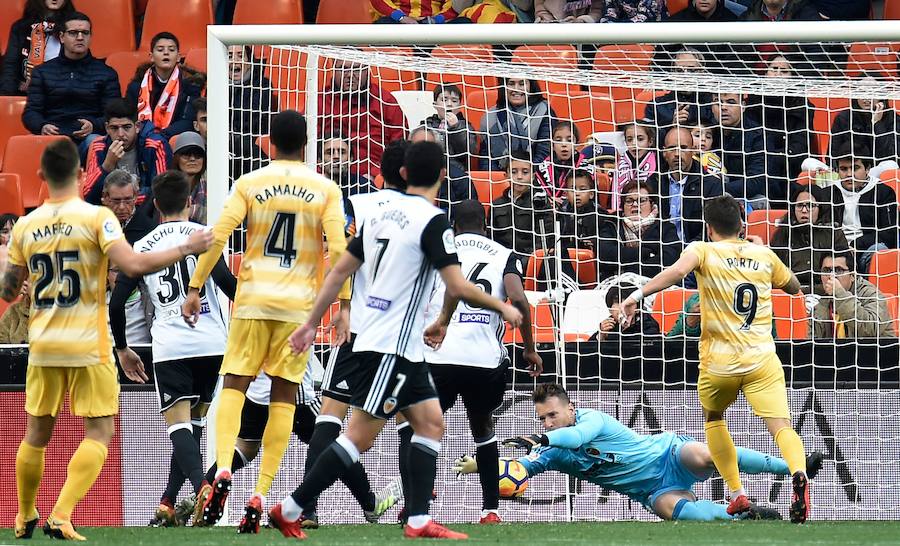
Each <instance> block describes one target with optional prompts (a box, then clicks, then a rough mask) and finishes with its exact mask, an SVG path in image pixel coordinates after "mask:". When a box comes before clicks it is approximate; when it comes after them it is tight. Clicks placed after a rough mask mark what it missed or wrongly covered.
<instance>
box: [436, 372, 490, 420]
mask: <svg viewBox="0 0 900 546" xmlns="http://www.w3.org/2000/svg"><path fill="white" fill-rule="evenodd" d="M506 369H507V363H506V362H504V363H503V364H501V365H500V366H497V367H496V368H475V367H473V366H462V365H459V364H432V365H431V376H432V377H433V378H434V385H435V387H436V388H437V392H438V397H439V398H440V400H441V410H442V411H443V412H445V413H446V412H447V411H449V410H450V408H452V407H453V404H455V403H456V399H457V397H462V400H463V404H465V406H466V409H467V410H468V411H469V412H470V413H474V414H482V415H483V414H485V413H492V412H493V411H494V410H496V409H497V408H499V407H500V404H502V403H503V395H504V394H506Z"/></svg>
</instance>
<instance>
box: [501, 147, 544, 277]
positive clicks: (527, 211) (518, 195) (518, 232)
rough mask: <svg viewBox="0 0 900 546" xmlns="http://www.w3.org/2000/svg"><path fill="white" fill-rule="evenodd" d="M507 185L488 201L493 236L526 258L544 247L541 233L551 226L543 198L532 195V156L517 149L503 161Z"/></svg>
mask: <svg viewBox="0 0 900 546" xmlns="http://www.w3.org/2000/svg"><path fill="white" fill-rule="evenodd" d="M506 175H507V177H508V178H509V188H507V189H506V191H505V192H503V195H501V196H500V197H498V198H497V199H495V200H494V202H493V203H491V210H490V213H491V214H490V220H491V222H490V224H491V234H492V238H493V239H494V240H495V241H497V242H498V243H500V244H502V245H503V246H505V247H507V248H511V249H512V250H513V252H515V253H516V254H517V255H519V256H520V257H521V258H524V259H525V260H527V259H528V256H530V255H531V254H532V253H533V252H534V250H535V248H539V247H543V246H544V245H543V243H542V241H543V240H544V238H543V236H545V235H546V234H547V233H550V232H551V231H552V230H553V226H552V224H551V221H550V217H549V214H548V209H547V206H548V203H547V201H546V199H543V200H541V199H538V200H535V198H534V196H533V195H532V180H533V168H532V163H531V156H529V155H528V153H527V152H525V151H524V150H516V151H514V152H513V153H512V154H510V156H509V158H508V159H507V161H506Z"/></svg>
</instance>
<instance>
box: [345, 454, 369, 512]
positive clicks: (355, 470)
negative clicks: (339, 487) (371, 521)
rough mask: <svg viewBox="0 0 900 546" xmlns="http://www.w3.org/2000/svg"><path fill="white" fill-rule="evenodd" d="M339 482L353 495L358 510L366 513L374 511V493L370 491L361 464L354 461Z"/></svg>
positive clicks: (364, 470)
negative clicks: (360, 509)
mask: <svg viewBox="0 0 900 546" xmlns="http://www.w3.org/2000/svg"><path fill="white" fill-rule="evenodd" d="M341 481H342V482H344V485H346V486H347V489H349V490H350V493H351V494H353V498H355V499H356V502H358V503H359V506H360V508H362V509H363V510H365V511H367V512H372V511H374V510H375V492H374V491H372V485H371V484H370V483H369V476H368V475H366V469H365V468H363V465H362V463H360V462H359V461H356V462H355V463H353V464H352V465H350V468H348V469H347V471H346V472H344V475H343V476H341Z"/></svg>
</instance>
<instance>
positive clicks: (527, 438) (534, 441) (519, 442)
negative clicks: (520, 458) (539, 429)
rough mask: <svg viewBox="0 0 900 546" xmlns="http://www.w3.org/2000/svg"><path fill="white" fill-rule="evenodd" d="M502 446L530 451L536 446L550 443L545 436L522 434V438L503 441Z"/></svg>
mask: <svg viewBox="0 0 900 546" xmlns="http://www.w3.org/2000/svg"><path fill="white" fill-rule="evenodd" d="M503 445H505V446H506V447H515V448H521V449H527V450H528V451H531V450H532V449H534V448H536V447H538V446H546V445H550V441H549V439H548V438H547V435H546V434H523V435H522V436H516V437H515V438H507V439H506V440H503Z"/></svg>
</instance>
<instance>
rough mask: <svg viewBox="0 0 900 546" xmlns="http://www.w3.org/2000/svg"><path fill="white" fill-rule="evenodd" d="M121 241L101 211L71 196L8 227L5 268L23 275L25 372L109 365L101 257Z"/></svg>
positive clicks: (118, 231)
mask: <svg viewBox="0 0 900 546" xmlns="http://www.w3.org/2000/svg"><path fill="white" fill-rule="evenodd" d="M118 240H124V238H123V236H122V228H121V227H120V226H119V221H118V220H117V219H116V217H115V216H114V215H113V213H112V211H110V210H109V209H108V208H106V207H97V206H94V205H89V204H87V203H85V202H84V201H82V200H81V199H79V198H77V197H72V198H69V199H63V200H58V201H56V200H54V201H49V200H48V201H47V202H45V203H44V204H43V205H41V206H40V207H38V208H37V209H35V210H34V211H32V212H31V213H29V214H28V215H27V216H25V217H23V218H20V219H19V221H18V222H16V225H15V226H14V227H13V231H12V237H11V238H10V243H9V263H11V264H14V265H18V266H21V267H25V268H27V269H28V282H29V283H30V287H29V294H30V296H31V318H30V320H29V323H28V365H29V366H63V367H84V366H93V365H95V364H109V363H112V362H113V356H112V342H111V341H110V333H109V323H108V322H107V321H108V319H107V308H106V277H107V271H108V269H109V265H108V264H109V260H108V258H107V257H106V251H107V250H109V247H111V246H112V245H113V243H115V242H116V241H118Z"/></svg>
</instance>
